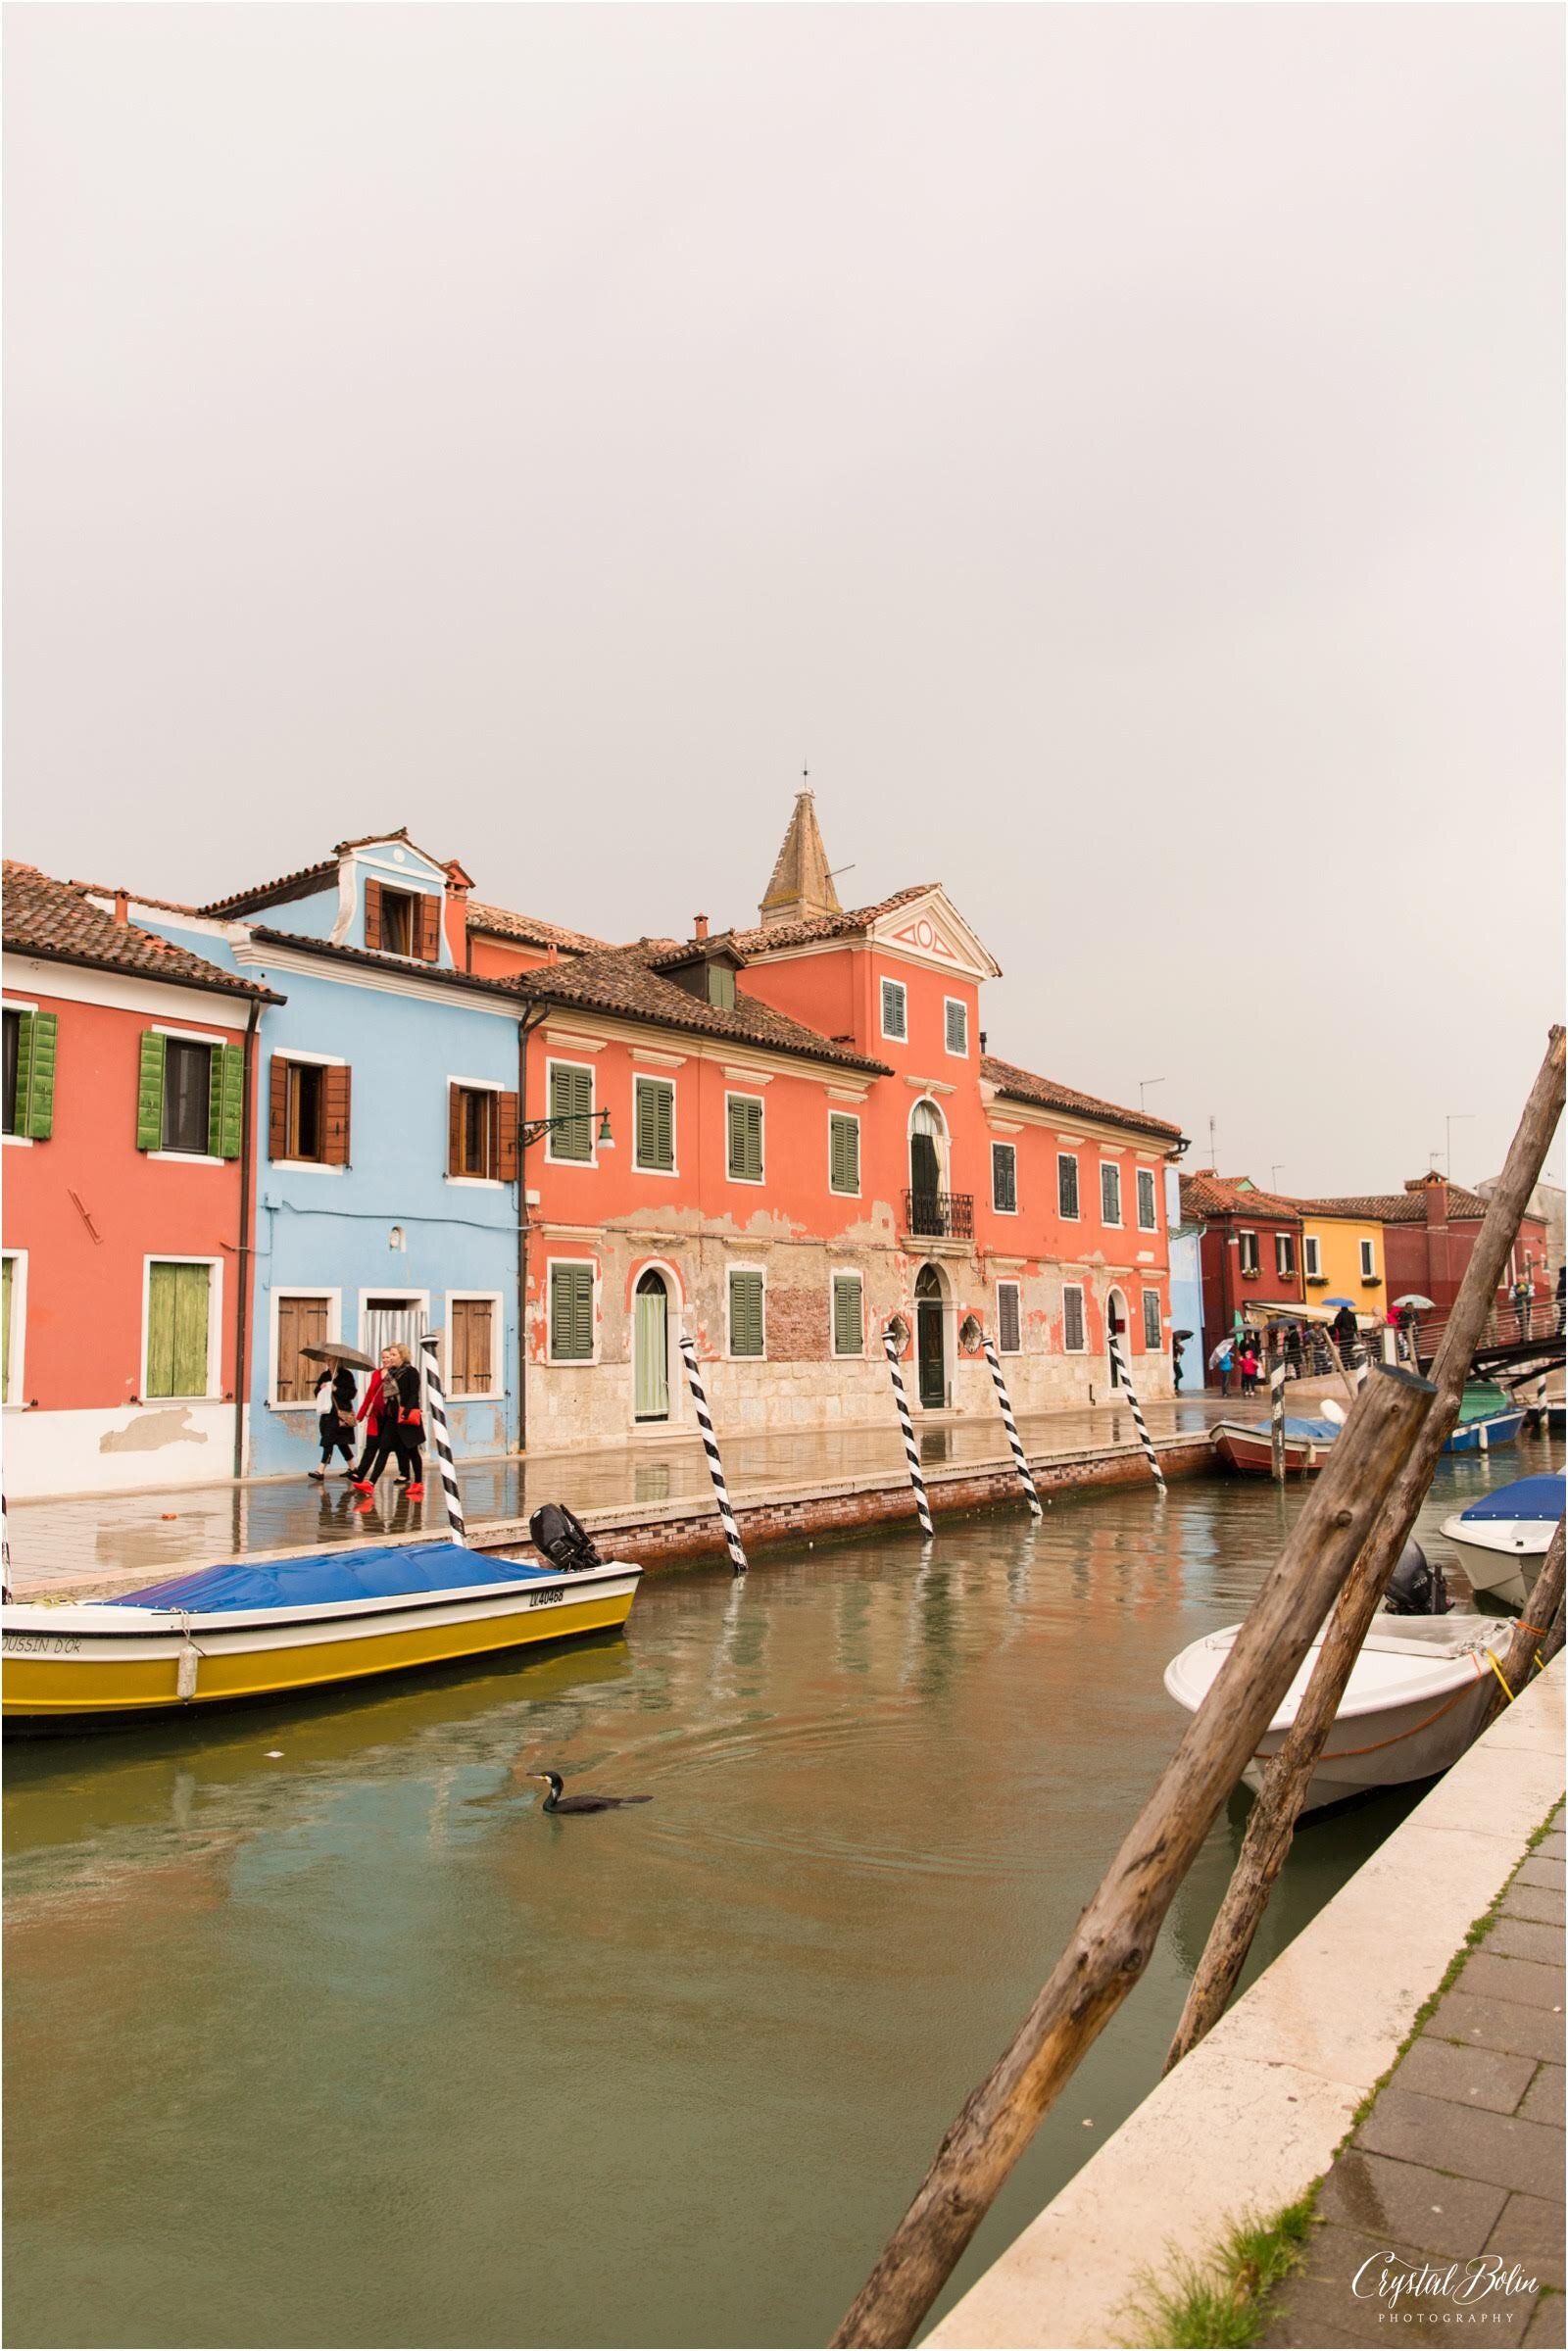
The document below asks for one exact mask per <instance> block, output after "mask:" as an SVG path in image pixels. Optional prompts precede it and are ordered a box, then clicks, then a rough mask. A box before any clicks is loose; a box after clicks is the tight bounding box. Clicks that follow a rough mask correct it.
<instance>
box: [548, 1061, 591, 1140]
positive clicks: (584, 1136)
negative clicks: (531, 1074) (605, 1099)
mask: <svg viewBox="0 0 1568 2351" xmlns="http://www.w3.org/2000/svg"><path fill="white" fill-rule="evenodd" d="M593 1110H594V1073H593V1071H592V1070H591V1069H584V1068H583V1067H582V1066H581V1064H580V1063H578V1062H576V1061H552V1062H551V1064H550V1115H551V1117H552V1118H564V1119H568V1120H569V1121H570V1124H569V1125H567V1126H560V1127H556V1128H555V1129H554V1130H553V1131H552V1133H551V1137H550V1147H549V1148H550V1156H551V1158H552V1159H592V1157H593V1155H594V1119H593Z"/></svg>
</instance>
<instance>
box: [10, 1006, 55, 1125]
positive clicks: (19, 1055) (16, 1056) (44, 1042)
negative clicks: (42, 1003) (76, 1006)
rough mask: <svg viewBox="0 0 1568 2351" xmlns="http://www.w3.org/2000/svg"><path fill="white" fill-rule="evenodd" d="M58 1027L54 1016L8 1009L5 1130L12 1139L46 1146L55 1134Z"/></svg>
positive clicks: (46, 1013)
mask: <svg viewBox="0 0 1568 2351" xmlns="http://www.w3.org/2000/svg"><path fill="white" fill-rule="evenodd" d="M56 1027H57V1020H56V1016H55V1014H54V1013H53V1012H35V1011H31V1010H27V1011H24V1010H23V1009H22V1008H21V1007H20V1006H16V1005H8V1006H7V1009H6V1014H5V1079H4V1113H5V1115H4V1127H5V1132H6V1133H7V1134H8V1135H26V1136H30V1137H31V1139H32V1140H33V1142H35V1143H44V1142H47V1140H48V1138H49V1136H50V1135H51V1134H52V1133H53V1132H54V1117H55V1032H56Z"/></svg>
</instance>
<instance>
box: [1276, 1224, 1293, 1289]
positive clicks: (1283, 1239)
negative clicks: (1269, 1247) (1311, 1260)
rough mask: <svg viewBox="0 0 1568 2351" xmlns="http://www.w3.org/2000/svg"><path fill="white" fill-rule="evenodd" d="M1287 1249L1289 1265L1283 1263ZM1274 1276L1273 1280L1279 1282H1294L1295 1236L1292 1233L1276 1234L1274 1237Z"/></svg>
mask: <svg viewBox="0 0 1568 2351" xmlns="http://www.w3.org/2000/svg"><path fill="white" fill-rule="evenodd" d="M1287 1249H1288V1250H1289V1251H1290V1255H1291V1262H1290V1264H1289V1265H1287V1264H1286V1262H1285V1253H1286V1251H1287ZM1274 1275H1275V1279H1276V1280H1277V1281H1281V1282H1294V1281H1295V1280H1296V1275H1297V1267H1296V1235H1295V1234H1294V1233H1276V1234H1275V1236H1274Z"/></svg>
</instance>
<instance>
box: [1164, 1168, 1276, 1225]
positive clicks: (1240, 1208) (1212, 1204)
mask: <svg viewBox="0 0 1568 2351" xmlns="http://www.w3.org/2000/svg"><path fill="white" fill-rule="evenodd" d="M1300 1214H1301V1202H1300V1201H1299V1200H1287V1199H1286V1198H1285V1196H1284V1194H1283V1193H1279V1192H1259V1191H1258V1189H1257V1187H1256V1186H1255V1185H1252V1184H1248V1183H1246V1182H1245V1181H1244V1180H1243V1179H1242V1178H1241V1177H1240V1176H1218V1175H1208V1174H1204V1173H1199V1174H1197V1175H1184V1176H1183V1178H1182V1215H1183V1216H1184V1217H1188V1216H1193V1217H1199V1216H1267V1217H1273V1218H1276V1219H1283V1220H1284V1221H1286V1222H1287V1223H1297V1222H1299V1220H1300Z"/></svg>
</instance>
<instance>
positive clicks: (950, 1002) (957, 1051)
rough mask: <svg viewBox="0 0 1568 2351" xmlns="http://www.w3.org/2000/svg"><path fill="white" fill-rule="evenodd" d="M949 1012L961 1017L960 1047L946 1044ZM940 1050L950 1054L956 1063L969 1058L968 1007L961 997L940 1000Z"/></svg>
mask: <svg viewBox="0 0 1568 2351" xmlns="http://www.w3.org/2000/svg"><path fill="white" fill-rule="evenodd" d="M950 1012H956V1013H958V1014H959V1015H960V1016H961V1017H962V1020H963V1043H962V1045H961V1046H957V1045H950V1044H949V1043H948V1014H949V1013H950ZM942 1050H943V1052H944V1053H951V1054H952V1056H953V1058H954V1060H956V1061H967V1060H968V1058H969V1007H968V1005H967V1004H965V1003H964V1001H963V998H962V997H961V996H945V997H944V998H943V999H942Z"/></svg>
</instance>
